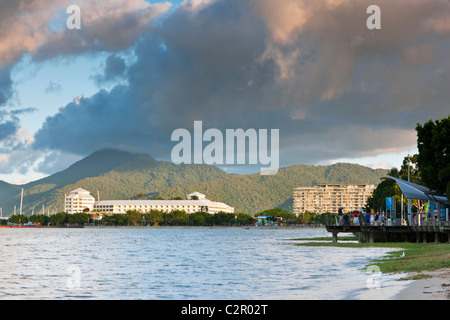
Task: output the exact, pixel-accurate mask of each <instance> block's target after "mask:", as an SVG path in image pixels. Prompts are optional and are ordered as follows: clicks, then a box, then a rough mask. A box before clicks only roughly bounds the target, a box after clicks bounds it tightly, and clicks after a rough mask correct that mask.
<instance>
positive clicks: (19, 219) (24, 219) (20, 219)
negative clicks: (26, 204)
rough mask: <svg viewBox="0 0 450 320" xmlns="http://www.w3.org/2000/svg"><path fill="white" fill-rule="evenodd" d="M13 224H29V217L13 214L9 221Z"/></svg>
mask: <svg viewBox="0 0 450 320" xmlns="http://www.w3.org/2000/svg"><path fill="white" fill-rule="evenodd" d="M8 221H9V222H11V223H17V224H24V223H27V222H28V217H27V216H26V215H24V214H13V215H11V216H10V217H9V219H8Z"/></svg>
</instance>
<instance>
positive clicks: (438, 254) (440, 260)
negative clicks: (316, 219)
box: [289, 237, 450, 280]
mask: <svg viewBox="0 0 450 320" xmlns="http://www.w3.org/2000/svg"><path fill="white" fill-rule="evenodd" d="M302 240H303V241H307V242H302V243H295V244H294V245H295V246H317V247H320V246H322V247H324V246H327V247H341V248H369V247H370V248H392V249H393V251H389V252H387V253H386V256H385V257H383V258H381V259H374V260H372V261H371V264H370V265H371V266H373V265H376V266H378V267H379V268H380V271H381V272H383V273H402V272H405V273H411V272H414V273H420V272H422V271H433V270H438V269H442V268H450V244H449V243H409V242H386V243H383V242H379V243H359V242H350V243H349V242H347V241H350V240H352V241H356V237H355V238H353V237H345V238H344V237H342V238H339V239H338V242H337V243H334V242H332V241H331V237H322V238H313V239H311V238H301V239H290V240H289V241H302ZM343 240H344V241H343ZM345 240H347V241H345ZM315 241H322V242H315ZM403 253H404V254H405V255H404V256H403V257H402V255H403ZM414 277H415V279H417V278H422V277H426V275H423V274H422V275H421V274H419V275H415V276H414ZM403 280H405V279H403ZM408 280H414V279H411V278H408Z"/></svg>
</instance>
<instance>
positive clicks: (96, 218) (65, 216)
mask: <svg viewBox="0 0 450 320" xmlns="http://www.w3.org/2000/svg"><path fill="white" fill-rule="evenodd" d="M258 216H266V217H268V219H267V220H268V221H272V222H276V221H277V219H279V218H281V221H282V222H286V223H288V224H306V223H321V221H320V216H319V215H316V214H314V213H310V212H308V213H305V214H303V215H301V216H299V217H296V216H295V215H294V214H292V213H290V212H289V211H286V210H283V209H280V208H275V209H269V210H265V211H262V212H260V213H258V214H256V215H255V216H252V215H250V214H247V213H226V212H218V213H215V214H210V213H207V212H194V213H191V214H188V213H186V212H185V211H181V210H174V211H171V212H164V211H159V210H151V211H149V212H147V213H141V212H139V211H136V210H130V211H127V212H126V213H125V214H123V213H117V214H105V213H103V212H90V213H87V212H82V213H75V214H69V213H67V212H58V213H56V214H53V215H50V216H46V215H43V214H34V215H31V216H27V215H23V214H22V215H20V214H17V215H12V216H11V217H10V218H9V219H8V221H9V222H10V223H15V224H26V223H29V222H31V223H35V224H39V225H41V226H47V225H50V226H63V225H67V224H69V225H85V224H90V223H91V224H95V225H97V224H101V225H109V226H129V225H132V226H248V225H253V224H254V223H255V222H256V219H257V217H258Z"/></svg>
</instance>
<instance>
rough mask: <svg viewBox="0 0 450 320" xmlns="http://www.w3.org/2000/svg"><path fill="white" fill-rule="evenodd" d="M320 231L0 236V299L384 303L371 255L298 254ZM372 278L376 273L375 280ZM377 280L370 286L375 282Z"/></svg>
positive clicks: (385, 289) (382, 278)
mask: <svg viewBox="0 0 450 320" xmlns="http://www.w3.org/2000/svg"><path fill="white" fill-rule="evenodd" d="M325 235H328V236H329V234H328V233H327V232H326V230H325V229H322V228H296V229H291V228H278V229H265V228H250V229H245V228H109V227H108V228H101V227H100V228H84V229H50V228H49V229H45V228H42V229H0V257H1V261H0V268H1V277H0V299H105V300H106V299H164V300H169V299H170V300H172V299H177V300H184V299H186V300H187V299H189V300H195V299H207V300H215V299H225V300H228V299H242V300H244V299H245V300H255V299H264V300H271V299H282V300H287V299H372V298H373V299H389V298H390V297H392V296H393V295H394V294H396V293H397V292H398V291H399V290H400V289H401V288H402V287H400V286H401V284H399V282H398V281H397V282H395V281H393V280H395V279H396V278H399V277H400V276H399V275H397V276H386V275H379V274H378V273H376V272H375V273H367V272H365V271H361V270H360V269H361V268H362V267H364V266H365V265H367V264H368V263H369V261H370V259H372V258H376V257H380V256H382V255H384V254H385V252H386V249H378V248H369V249H368V248H364V249H361V248H358V249H349V248H327V247H320V248H317V247H298V246H297V247H296V246H293V245H291V244H290V243H291V242H290V241H286V240H287V239H292V238H299V237H318V236H325ZM374 271H376V270H374ZM375 275H377V277H375Z"/></svg>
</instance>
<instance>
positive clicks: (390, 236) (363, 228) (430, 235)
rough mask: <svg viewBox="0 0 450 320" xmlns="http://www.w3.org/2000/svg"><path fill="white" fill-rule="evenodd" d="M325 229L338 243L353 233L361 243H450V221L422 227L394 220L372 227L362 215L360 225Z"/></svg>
mask: <svg viewBox="0 0 450 320" xmlns="http://www.w3.org/2000/svg"><path fill="white" fill-rule="evenodd" d="M325 221H327V222H326V223H325V227H326V230H327V231H328V232H331V233H332V235H333V241H334V242H336V241H337V236H338V234H339V233H353V234H354V235H355V236H357V237H358V240H359V242H370V243H373V242H417V243H419V242H448V243H450V221H438V222H434V221H433V222H431V221H427V222H423V223H422V224H421V225H414V224H411V225H409V224H408V222H407V221H404V220H403V223H404V224H406V225H402V224H401V223H400V222H401V220H400V219H394V221H392V223H391V224H390V225H386V224H383V225H380V224H377V225H370V223H367V222H366V220H365V217H364V216H362V215H360V216H359V221H360V223H358V224H353V223H349V224H348V225H342V224H340V223H336V222H331V223H330V222H328V219H327V218H326V219H325Z"/></svg>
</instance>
